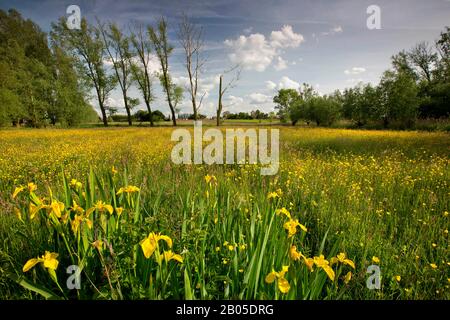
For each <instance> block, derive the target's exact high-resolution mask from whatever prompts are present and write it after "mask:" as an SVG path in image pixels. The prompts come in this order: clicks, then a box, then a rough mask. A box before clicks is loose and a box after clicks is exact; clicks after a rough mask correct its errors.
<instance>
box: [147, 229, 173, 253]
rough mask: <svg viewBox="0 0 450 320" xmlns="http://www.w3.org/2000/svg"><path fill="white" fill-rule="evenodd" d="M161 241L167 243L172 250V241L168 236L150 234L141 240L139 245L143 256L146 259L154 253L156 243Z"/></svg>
mask: <svg viewBox="0 0 450 320" xmlns="http://www.w3.org/2000/svg"><path fill="white" fill-rule="evenodd" d="M160 240H163V241H165V242H166V243H167V245H168V246H169V248H172V239H171V238H170V237H168V236H165V235H161V234H159V233H154V232H150V234H149V235H148V237H147V238H145V239H143V240H142V241H141V243H140V245H141V248H142V252H143V253H144V256H145V257H146V258H147V259H148V258H150V257H151V256H152V254H153V253H154V252H155V250H156V248H157V246H158V241H160Z"/></svg>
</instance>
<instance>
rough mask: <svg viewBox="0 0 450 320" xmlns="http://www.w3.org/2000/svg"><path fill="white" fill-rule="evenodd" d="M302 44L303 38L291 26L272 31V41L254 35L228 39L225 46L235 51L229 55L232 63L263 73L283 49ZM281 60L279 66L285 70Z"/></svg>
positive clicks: (256, 34) (257, 34)
mask: <svg viewBox="0 0 450 320" xmlns="http://www.w3.org/2000/svg"><path fill="white" fill-rule="evenodd" d="M302 42H303V36H302V35H301V34H297V33H295V32H294V31H293V30H292V27H291V26H288V25H285V26H283V28H282V29H281V30H280V31H272V33H271V35H270V39H266V37H265V36H264V35H262V34H260V33H253V34H250V35H248V36H245V35H241V36H239V37H238V38H237V39H235V40H230V39H227V40H225V41H224V44H225V45H226V46H228V47H230V48H231V49H232V50H233V52H232V53H231V54H229V58H230V60H231V62H233V63H239V64H241V65H242V66H243V67H244V68H245V69H247V70H256V71H259V72H262V71H264V70H266V68H267V67H268V66H269V65H270V64H271V63H272V61H273V60H274V58H275V57H276V56H278V55H279V54H280V50H281V49H283V48H295V47H298V46H299V45H300V43H302ZM279 59H281V57H279ZM279 59H278V66H279V67H281V68H283V64H282V62H281V64H280V60H279ZM281 60H282V59H281ZM282 61H284V60H282ZM280 70H281V69H280Z"/></svg>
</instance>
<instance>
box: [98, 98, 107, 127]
mask: <svg viewBox="0 0 450 320" xmlns="http://www.w3.org/2000/svg"><path fill="white" fill-rule="evenodd" d="M99 105H100V111H101V112H102V120H103V125H104V126H105V127H107V126H108V117H107V116H106V111H105V107H104V106H103V103H99Z"/></svg>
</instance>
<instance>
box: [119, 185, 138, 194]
mask: <svg viewBox="0 0 450 320" xmlns="http://www.w3.org/2000/svg"><path fill="white" fill-rule="evenodd" d="M139 191H141V189H139V188H138V187H136V186H127V187H123V188H120V189H119V191H117V193H116V195H119V194H122V193H134V192H139Z"/></svg>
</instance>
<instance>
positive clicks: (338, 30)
mask: <svg viewBox="0 0 450 320" xmlns="http://www.w3.org/2000/svg"><path fill="white" fill-rule="evenodd" d="M343 31H344V30H343V29H342V27H341V26H336V27H333V28H331V29H330V30H328V31H326V32H322V35H323V36H332V35H334V34H336V33H341V32H343Z"/></svg>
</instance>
